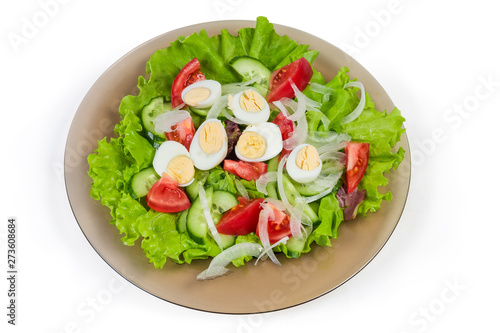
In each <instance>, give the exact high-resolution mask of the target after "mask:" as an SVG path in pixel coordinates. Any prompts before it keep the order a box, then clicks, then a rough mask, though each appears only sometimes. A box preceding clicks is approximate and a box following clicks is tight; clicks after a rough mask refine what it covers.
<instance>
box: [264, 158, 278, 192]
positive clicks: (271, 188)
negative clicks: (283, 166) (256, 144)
mask: <svg viewBox="0 0 500 333" xmlns="http://www.w3.org/2000/svg"><path fill="white" fill-rule="evenodd" d="M278 164H279V155H277V156H275V157H273V158H271V159H270V160H269V162H267V172H273V171H276V170H278ZM266 190H267V196H268V197H270V198H273V199H279V196H278V188H277V184H276V182H269V183H268V184H267V185H266Z"/></svg>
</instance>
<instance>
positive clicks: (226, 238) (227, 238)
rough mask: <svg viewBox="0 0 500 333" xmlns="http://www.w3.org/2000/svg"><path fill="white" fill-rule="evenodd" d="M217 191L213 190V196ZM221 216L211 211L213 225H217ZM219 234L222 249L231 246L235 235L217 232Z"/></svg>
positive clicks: (234, 241)
mask: <svg viewBox="0 0 500 333" xmlns="http://www.w3.org/2000/svg"><path fill="white" fill-rule="evenodd" d="M217 192H219V191H215V192H214V198H215V193H217ZM212 205H213V204H212ZM221 217H222V214H219V213H213V212H212V219H213V220H214V223H215V225H217V223H219V220H220V218H221ZM219 236H220V239H221V245H222V249H223V250H225V249H227V248H228V247H230V246H233V245H234V243H236V236H233V235H223V234H219Z"/></svg>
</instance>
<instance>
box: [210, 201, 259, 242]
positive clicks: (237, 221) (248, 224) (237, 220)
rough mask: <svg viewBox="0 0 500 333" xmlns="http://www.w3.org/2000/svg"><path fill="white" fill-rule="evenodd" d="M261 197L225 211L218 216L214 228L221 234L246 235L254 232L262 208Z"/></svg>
mask: <svg viewBox="0 0 500 333" xmlns="http://www.w3.org/2000/svg"><path fill="white" fill-rule="evenodd" d="M263 201H264V199H262V198H258V199H252V200H250V201H249V202H245V201H242V203H240V204H238V205H236V206H235V207H233V208H231V209H230V210H229V211H227V212H225V213H224V215H222V217H221V218H220V221H219V223H218V224H217V226H216V228H217V231H218V232H219V233H221V234H223V235H247V234H249V233H251V232H255V231H256V228H257V223H258V222H259V213H260V211H261V209H262V207H261V206H260V204H261V203H262V202H263Z"/></svg>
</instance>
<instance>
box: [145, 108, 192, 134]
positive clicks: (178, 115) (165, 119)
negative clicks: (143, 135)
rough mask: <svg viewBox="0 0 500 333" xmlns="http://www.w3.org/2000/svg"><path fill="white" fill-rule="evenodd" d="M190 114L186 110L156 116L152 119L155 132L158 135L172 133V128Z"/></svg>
mask: <svg viewBox="0 0 500 333" xmlns="http://www.w3.org/2000/svg"><path fill="white" fill-rule="evenodd" d="M190 117H191V114H190V113H189V112H188V111H186V110H172V111H167V112H165V113H162V114H160V115H158V116H157V117H156V118H154V119H153V124H154V125H155V131H156V132H158V133H163V132H167V133H169V132H173V131H174V130H173V129H172V127H173V126H175V125H177V123H180V122H181V121H183V120H185V119H187V118H190Z"/></svg>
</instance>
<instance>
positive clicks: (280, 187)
mask: <svg viewBox="0 0 500 333" xmlns="http://www.w3.org/2000/svg"><path fill="white" fill-rule="evenodd" d="M287 159H288V157H287V156H285V157H283V158H282V159H281V161H280V162H279V163H278V169H277V171H276V172H277V176H276V182H277V183H278V194H279V196H280V198H281V201H282V202H283V204H284V205H285V207H286V209H287V210H289V211H291V207H292V206H291V205H290V202H289V201H288V198H287V197H286V193H285V187H284V185H283V167H284V165H285V163H286V160H287Z"/></svg>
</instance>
